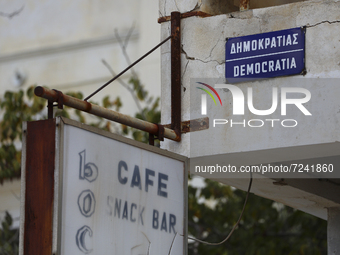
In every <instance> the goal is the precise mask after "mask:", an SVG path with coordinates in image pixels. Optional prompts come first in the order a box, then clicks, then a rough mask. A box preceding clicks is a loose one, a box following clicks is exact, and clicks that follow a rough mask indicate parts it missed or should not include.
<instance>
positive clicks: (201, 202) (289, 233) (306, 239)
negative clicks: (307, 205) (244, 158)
mask: <svg viewBox="0 0 340 255" xmlns="http://www.w3.org/2000/svg"><path fill="white" fill-rule="evenodd" d="M188 193H189V198H188V200H189V204H188V210H189V233H190V235H192V236H194V237H196V238H198V239H200V240H204V241H207V242H212V243H218V242H220V241H222V240H223V239H224V238H225V237H226V236H227V235H228V234H229V232H230V230H231V229H232V227H233V225H234V224H235V223H236V221H237V220H238V217H239V216H240V214H241V210H242V208H243V204H244V199H245V197H246V192H243V191H241V190H237V189H233V188H231V187H229V186H225V185H222V184H219V183H217V182H215V181H211V180H208V179H206V180H205V187H204V188H202V189H198V188H194V187H192V186H189V191H188ZM207 201H213V202H212V203H210V205H209V202H208V203H207ZM211 204H212V205H211ZM189 254H190V255H196V254H200V255H202V254H204V255H205V254H220V255H230V254H232V255H234V254H245V255H248V254H249V255H263V254H265V255H267V254H275V255H280V254H282V255H283V254H284V255H287V254H294V255H295V254H301V255H304V254H308V255H310V254H312V255H313V254H315V255H316V254H327V223H326V221H324V220H322V219H319V218H316V217H314V216H312V215H309V214H306V213H304V212H301V211H298V210H295V209H293V208H290V207H288V206H284V205H282V204H278V203H276V202H274V201H271V200H268V199H265V198H261V197H258V196H256V195H253V194H250V195H249V198H248V203H247V205H246V208H245V212H244V215H243V217H242V220H241V222H240V224H239V225H238V227H237V229H236V230H235V231H234V233H233V235H232V236H231V237H230V239H229V240H228V241H227V242H225V243H223V244H222V245H219V246H209V245H205V244H200V243H198V242H189Z"/></svg>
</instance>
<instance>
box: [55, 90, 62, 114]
mask: <svg viewBox="0 0 340 255" xmlns="http://www.w3.org/2000/svg"><path fill="white" fill-rule="evenodd" d="M53 90H54V91H55V92H57V103H58V109H64V96H63V92H61V91H59V90H56V89H53Z"/></svg>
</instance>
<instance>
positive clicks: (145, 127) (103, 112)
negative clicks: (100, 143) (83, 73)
mask: <svg viewBox="0 0 340 255" xmlns="http://www.w3.org/2000/svg"><path fill="white" fill-rule="evenodd" d="M34 93H35V95H36V96H39V97H42V98H45V99H47V100H49V101H50V102H58V104H59V107H62V105H61V103H62V104H64V105H66V106H70V107H72V108H75V109H77V110H80V111H84V112H88V113H91V114H93V115H96V116H99V117H102V118H105V119H108V120H112V121H115V122H118V123H121V124H124V125H127V126H130V127H133V128H137V129H139V130H142V131H145V132H148V133H151V134H153V135H157V136H160V135H162V134H163V128H162V127H161V126H159V125H157V124H154V123H151V122H148V121H144V120H140V119H137V118H133V117H130V116H127V115H124V114H121V113H119V112H115V111H112V110H109V109H106V108H104V107H100V106H98V105H95V104H91V103H89V102H86V101H83V100H80V99H77V98H75V97H71V96H68V95H65V94H63V93H61V92H60V91H55V90H50V89H47V88H43V87H40V86H38V87H36V88H35V89H34ZM164 137H166V138H168V139H171V140H174V141H180V139H181V138H180V137H179V136H178V135H177V134H176V132H175V131H174V130H171V129H169V128H164Z"/></svg>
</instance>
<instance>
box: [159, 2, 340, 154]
mask: <svg viewBox="0 0 340 255" xmlns="http://www.w3.org/2000/svg"><path fill="white" fill-rule="evenodd" d="M164 2H166V1H164ZM179 3H181V4H182V5H183V6H184V4H185V6H186V8H187V10H190V8H191V7H194V6H195V2H194V1H177V5H179ZM182 5H181V6H182ZM161 6H162V4H161ZM183 8H184V7H183ZM167 10H169V11H170V10H172V9H171V7H168V9H167ZM184 10H185V9H184ZM184 10H183V11H184ZM301 26H307V33H306V68H307V75H306V76H305V77H306V78H310V77H313V78H314V77H340V71H339V69H340V50H339V49H340V2H339V1H337V0H329V1H317V0H314V1H306V2H298V3H292V4H287V5H282V6H276V7H269V8H264V9H255V10H249V11H245V12H234V13H230V14H225V15H216V16H212V17H208V18H200V17H190V18H186V19H182V21H181V31H182V32H181V35H182V38H181V39H182V58H181V60H182V92H183V93H182V120H189V119H190V93H189V91H190V87H189V85H190V79H191V78H221V79H223V78H224V72H225V64H224V61H225V38H227V37H237V36H243V35H250V34H256V33H265V32H270V31H275V30H282V29H288V28H294V27H301ZM169 34H170V22H165V23H162V25H161V36H162V38H166V37H167V36H168V35H169ZM161 65H162V67H161V69H162V123H163V124H167V123H170V109H171V106H170V42H168V43H166V44H165V45H164V46H162V49H161ZM189 136H190V134H185V135H183V136H182V138H183V139H182V142H181V143H176V142H172V141H165V142H164V143H162V146H163V148H165V149H169V150H171V151H175V152H178V153H180V154H183V155H186V156H188V155H189ZM318 142H319V141H318ZM301 143H302V144H303V143H304V141H301ZM274 147H275V146H274ZM255 149H256V148H255Z"/></svg>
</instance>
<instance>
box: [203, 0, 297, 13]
mask: <svg viewBox="0 0 340 255" xmlns="http://www.w3.org/2000/svg"><path fill="white" fill-rule="evenodd" d="M302 1H303V0H249V6H250V7H249V8H250V9H256V8H265V7H270V6H276V5H282V4H289V3H295V2H302ZM239 6H240V0H202V5H201V7H200V11H203V12H206V13H209V14H212V15H218V14H225V13H230V12H235V11H239V9H240V7H239Z"/></svg>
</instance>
